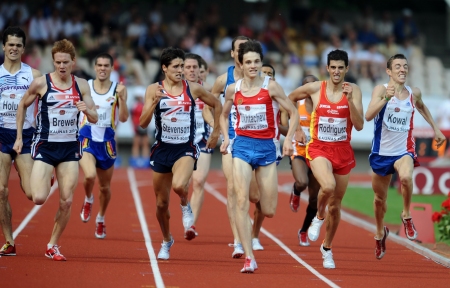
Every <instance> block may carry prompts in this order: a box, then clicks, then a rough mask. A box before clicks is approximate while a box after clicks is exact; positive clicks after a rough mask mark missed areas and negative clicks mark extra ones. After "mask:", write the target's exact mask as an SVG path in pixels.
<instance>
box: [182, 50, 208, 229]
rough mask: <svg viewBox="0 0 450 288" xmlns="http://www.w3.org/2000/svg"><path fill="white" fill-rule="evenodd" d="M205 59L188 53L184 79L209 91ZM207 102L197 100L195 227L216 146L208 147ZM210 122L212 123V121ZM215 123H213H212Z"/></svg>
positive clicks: (192, 202)
mask: <svg viewBox="0 0 450 288" xmlns="http://www.w3.org/2000/svg"><path fill="white" fill-rule="evenodd" d="M201 60H203V58H202V57H200V56H199V55H197V54H193V53H186V54H185V60H184V70H183V74H184V79H186V80H188V81H190V82H194V83H198V84H200V85H203V87H204V88H205V89H206V90H207V91H211V87H209V85H208V84H206V83H204V82H203V81H202V80H200V76H199V74H200V73H199V72H200V69H199V67H200V63H201V62H202V61H201ZM204 106H205V103H204V102H203V101H202V100H200V98H197V99H196V100H195V122H196V129H195V138H194V143H195V144H197V145H198V146H199V148H200V155H199V157H198V159H197V170H194V172H193V173H192V182H193V191H192V195H191V199H190V203H191V208H192V213H193V214H194V223H193V224H192V226H193V227H194V229H195V224H196V223H197V220H198V217H199V215H200V210H201V209H202V205H203V200H204V186H205V182H206V177H207V176H208V172H209V167H210V165H211V156H212V153H213V152H214V148H207V147H206V144H207V143H208V138H209V135H210V134H211V130H212V128H211V126H210V124H209V123H207V122H206V121H205V120H204V119H203V118H204V117H203V114H204V113H209V114H211V112H210V110H209V109H203V108H204ZM205 118H206V119H211V120H210V121H211V122H213V121H214V119H213V116H212V115H209V117H205ZM211 122H210V123H211ZM212 124H213V123H212Z"/></svg>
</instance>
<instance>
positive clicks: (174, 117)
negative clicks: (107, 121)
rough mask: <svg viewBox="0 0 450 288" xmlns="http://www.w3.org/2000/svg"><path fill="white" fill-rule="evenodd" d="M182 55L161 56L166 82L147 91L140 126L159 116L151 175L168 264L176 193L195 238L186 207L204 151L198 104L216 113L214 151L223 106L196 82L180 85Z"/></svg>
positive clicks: (188, 229)
mask: <svg viewBox="0 0 450 288" xmlns="http://www.w3.org/2000/svg"><path fill="white" fill-rule="evenodd" d="M184 60H185V57H184V52H183V50H181V49H178V48H172V47H169V48H166V49H164V50H163V51H162V53H161V56H160V63H161V68H162V70H163V72H164V74H165V79H164V80H163V81H161V82H159V83H154V84H151V85H150V86H148V87H147V90H146V92H145V104H144V109H143V111H142V115H141V117H140V126H141V127H142V128H146V127H147V126H148V125H149V123H150V121H151V119H152V117H153V116H154V117H155V124H156V141H155V143H154V144H153V146H152V148H151V155H150V167H151V168H152V170H153V189H154V191H155V195H156V217H157V219H158V222H159V225H160V227H161V231H162V234H163V243H162V245H161V250H160V251H159V253H158V259H169V256H170V255H169V252H170V248H171V247H172V245H173V243H174V239H173V237H172V235H171V233H170V229H169V218H170V214H169V210H168V208H169V196H170V190H171V188H173V190H174V191H175V193H177V194H178V196H180V202H181V203H180V204H181V210H182V213H183V226H184V232H185V238H186V239H187V240H192V239H194V238H195V236H196V232H195V229H194V228H195V227H193V222H194V216H193V214H192V210H191V206H190V205H189V202H188V186H189V179H190V178H191V176H192V171H193V170H195V167H196V164H197V159H198V157H199V154H200V149H199V147H198V145H197V144H195V142H194V138H195V129H196V123H195V106H196V105H195V100H196V99H197V98H200V100H202V101H203V102H204V103H206V104H207V105H209V106H211V107H212V108H213V109H214V120H215V121H214V123H215V125H214V131H213V132H212V133H211V135H210V137H209V139H208V143H207V144H206V148H210V149H212V148H214V147H215V146H216V144H217V139H218V137H219V132H220V131H219V127H218V126H219V121H218V119H219V116H220V113H222V105H221V104H220V101H219V100H218V99H216V98H215V97H214V96H213V95H212V94H211V93H210V92H208V91H206V90H205V89H204V88H203V86H201V85H200V84H197V83H192V82H188V81H185V80H182V75H183V69H184Z"/></svg>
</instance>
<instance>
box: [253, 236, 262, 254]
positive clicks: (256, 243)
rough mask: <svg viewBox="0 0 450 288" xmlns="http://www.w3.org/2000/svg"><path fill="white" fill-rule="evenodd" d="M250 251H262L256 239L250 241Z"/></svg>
mask: <svg viewBox="0 0 450 288" xmlns="http://www.w3.org/2000/svg"><path fill="white" fill-rule="evenodd" d="M252 249H253V250H254V251H262V250H264V247H263V246H262V245H261V242H259V239H258V238H253V239H252Z"/></svg>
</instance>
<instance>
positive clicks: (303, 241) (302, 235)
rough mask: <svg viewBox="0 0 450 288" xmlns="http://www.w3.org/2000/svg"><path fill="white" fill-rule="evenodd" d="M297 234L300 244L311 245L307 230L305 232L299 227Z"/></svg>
mask: <svg viewBox="0 0 450 288" xmlns="http://www.w3.org/2000/svg"><path fill="white" fill-rule="evenodd" d="M297 236H298V241H299V242H298V244H299V245H300V246H304V247H306V246H309V241H308V236H307V234H306V232H304V231H303V232H302V231H301V229H299V230H298V234H297Z"/></svg>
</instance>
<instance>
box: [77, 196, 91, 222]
mask: <svg viewBox="0 0 450 288" xmlns="http://www.w3.org/2000/svg"><path fill="white" fill-rule="evenodd" d="M91 211H92V203H89V202H86V200H84V203H83V206H82V207H81V213H80V217H81V221H83V222H85V223H86V222H88V221H89V219H91Z"/></svg>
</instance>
